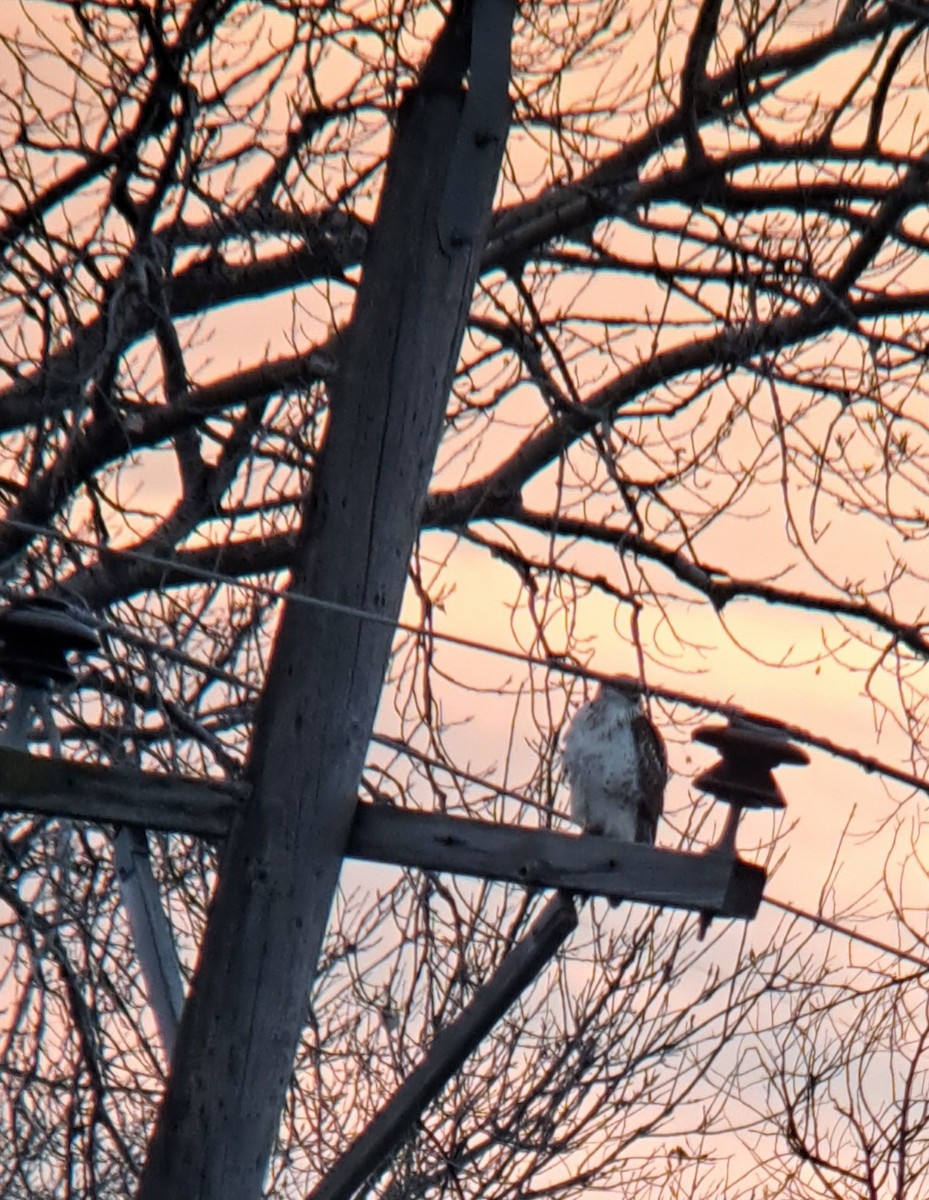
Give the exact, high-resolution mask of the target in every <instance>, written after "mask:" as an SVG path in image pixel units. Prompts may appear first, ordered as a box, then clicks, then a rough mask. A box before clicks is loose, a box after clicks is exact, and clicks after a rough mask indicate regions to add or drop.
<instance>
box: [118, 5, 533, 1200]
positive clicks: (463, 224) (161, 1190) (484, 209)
mask: <svg viewBox="0 0 929 1200" xmlns="http://www.w3.org/2000/svg"><path fill="white" fill-rule="evenodd" d="M513 7H514V6H513V3H512V0H472V2H471V3H464V2H462V0H459V3H456V4H455V5H454V6H453V8H452V12H451V15H450V17H449V19H448V21H447V23H446V26H445V28H444V30H443V31H442V33H441V34H440V35H439V37H438V39H437V41H436V43H435V44H434V46H433V49H432V52H431V54H430V56H429V59H428V61H427V63H426V64H425V66H424V68H423V71H422V74H421V79H420V83H419V86H417V87H416V88H415V89H413V90H412V91H411V92H410V93H409V94H408V95H407V96H406V97H405V99H404V101H403V103H402V104H401V107H400V111H399V113H398V118H397V127H396V132H395V135H394V139H393V143H392V146H391V149H390V152H389V155H388V160H387V169H386V175H385V179H384V185H383V192H382V195H381V200H380V206H379V211H378V214H377V219H376V221H375V223H374V226H373V229H372V235H371V241H370V245H369V248H368V252H367V253H366V256H365V260H364V263H363V271H362V280H361V284H360V287H359V290H358V296H357V299H356V304H355V311H354V316H353V320H352V323H351V326H350V327H349V329H348V331H347V333H346V335H345V339H344V344H343V346H342V355H341V360H340V369H339V372H338V377H337V379H336V381H335V382H334V384H333V388H332V396H331V405H330V415H329V428H328V431H327V434H326V440H325V446H324V449H323V452H322V455H321V458H320V461H319V464H318V467H317V470H316V473H315V476H314V480H313V487H312V494H311V495H310V497H309V503H308V505H307V508H306V512H305V517H304V524H303V528H302V531H301V537H300V543H299V549H298V552H297V554H296V556H295V560H294V564H293V571H292V585H293V587H294V588H295V589H298V590H299V591H300V592H302V593H306V594H308V595H310V596H314V597H317V598H318V599H320V600H323V601H326V600H329V601H333V602H335V603H337V604H339V605H344V606H349V607H351V608H354V609H358V610H361V611H362V612H364V613H369V614H371V615H372V616H374V617H379V618H385V622H386V623H378V622H376V621H371V620H363V619H360V618H359V617H357V616H353V615H348V614H347V613H346V611H345V609H342V610H341V611H336V610H334V609H332V610H327V609H325V608H316V607H313V608H307V607H300V606H297V605H285V609H284V612H283V614H282V617H281V622H280V626H279V629H278V634H277V639H276V642H275V647H274V653H273V658H272V662H271V666H270V669H269V675H268V682H267V687H266V691H265V694H264V698H263V702H262V704H261V706H260V708H259V712H258V716H257V721H256V728H255V735H254V742H253V748H252V753H251V756H250V761H249V766H248V775H249V778H250V781H251V783H252V786H253V790H252V794H251V797H250V799H249V801H248V802H247V804H246V805H245V806H244V809H243V811H242V813H241V815H240V816H239V818H238V819H237V820H236V822H235V824H234V827H233V830H232V834H231V837H230V840H229V844H228V846H227V848H226V852H225V854H224V857H223V861H222V864H221V871H220V877H219V881H218V884H217V889H216V895H215V898H214V901H213V905H212V908H211V912H210V917H209V922H208V926H207V931H206V936H205V940H204V945H203V952H202V957H201V961H200V964H199V967H198V970H197V974H196V978H195V980H194V984H193V989H192V992H191V995H190V997H189V999H188V1001H187V1004H186V1007H185V1009H184V1014H183V1017H182V1020H181V1024H180V1028H179V1030H178V1040H177V1047H176V1050H175V1054H174V1060H173V1064H172V1071H171V1075H170V1078H169V1081H168V1086H167V1090H166V1094H165V1097H164V1101H163V1104H162V1108H161V1111H160V1114H159V1118H158V1122H157V1126H156V1129H155V1133H154V1137H153V1140H152V1142H151V1146H150V1149H149V1155H148V1159H147V1162H146V1164H145V1167H144V1169H143V1172H142V1179H141V1186H140V1191H139V1195H140V1196H141V1197H142V1198H143V1200H167V1198H168V1197H171V1198H172V1200H173V1198H180V1197H184V1198H185V1200H187V1198H193V1197H197V1198H198V1200H256V1198H257V1197H258V1196H259V1195H260V1194H261V1191H262V1183H263V1179H264V1175H265V1172H266V1168H267V1163H268V1159H269V1156H270V1152H271V1146H272V1142H273V1138H274V1135H275V1133H276V1131H277V1127H278V1122H279V1120H280V1112H281V1108H282V1105H283V1102H284V1097H285V1091H286V1088H287V1085H288V1082H289V1080H290V1076H291V1071H292V1068H293V1060H294V1054H295V1050H296V1045H297V1041H298V1038H299V1035H300V1031H301V1029H302V1027H303V1025H304V1022H305V1020H306V1016H307V996H308V993H309V990H310V988H311V986H312V983H313V979H314V977H315V974H316V968H317V958H318V955H319V950H320V945H321V942H322V939H323V935H324V933H325V929H326V924H327V920H328V916H329V910H330V906H331V903H332V896H333V891H334V888H335V885H336V882H337V880H338V876H339V870H340V867H341V863H342V858H343V854H344V852H345V847H346V845H347V842H348V839H349V832H350V829H351V824H352V817H353V814H354V809H355V796H356V788H357V784H358V781H359V778H360V775H361V769H362V766H363V763H364V755H365V752H366V749H367V745H368V742H369V739H370V735H371V729H372V725H373V721H374V715H375V710H376V706H377V702H378V698H379V695H380V691H381V685H382V680H383V676H384V672H385V669H386V665H387V661H388V655H389V652H390V646H391V641H392V628H391V624H390V622H392V621H393V620H394V619H395V618H396V617H397V614H398V612H399V609H400V602H401V599H402V595H403V591H404V586H405V583H406V574H407V568H408V564H409V560H410V555H411V551H412V547H413V544H414V541H415V538H416V536H417V534H418V531H419V522H420V512H421V509H422V504H423V501H424V498H425V495H426V490H427V487H428V484H429V479H430V476H431V473H432V469H433V462H434V459H435V453H436V449H437V446H438V440H439V435H440V432H441V428H442V418H443V415H444V412H445V405H446V402H447V399H448V394H449V391H450V388H451V381H452V378H453V373H454V370H455V367H456V365H457V361H458V355H459V350H460V346H461V340H462V336H463V332H464V327H465V320H466V317H467V313H468V310H469V305H470V301H471V294H472V291H473V288H474V283H475V279H476V273H477V268H478V264H479V258H480V252H481V249H482V246H483V242H484V236H485V231H486V228H487V225H488V222H489V219H490V215H491V211H492V204H493V197H494V191H495V187H496V182H497V177H498V174H499V167H500V162H501V158H502V154H503V148H504V144H505V141H506V137H507V132H508V128H509V120H510V107H509V100H508V86H509V79H510V66H509V61H510V60H509V54H510V35H511V25H512V17H513ZM466 75H467V76H468V81H469V85H468V87H467V88H465V87H464V84H463V81H464V79H465V76H466Z"/></svg>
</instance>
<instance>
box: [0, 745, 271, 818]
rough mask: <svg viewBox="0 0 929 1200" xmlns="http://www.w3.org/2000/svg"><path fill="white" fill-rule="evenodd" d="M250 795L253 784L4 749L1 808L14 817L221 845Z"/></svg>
mask: <svg viewBox="0 0 929 1200" xmlns="http://www.w3.org/2000/svg"><path fill="white" fill-rule="evenodd" d="M249 791H250V788H249V787H248V786H247V785H246V784H235V783H230V784H226V783H215V784H214V783H208V782H205V781H203V780H195V779H183V778H181V777H180V776H179V775H159V774H156V773H155V772H153V771H137V770H134V769H132V768H125V767H99V766H94V765H93V764H92V763H76V762H68V761H67V760H66V759H62V758H38V757H36V756H35V755H32V754H29V753H27V752H26V751H25V750H14V749H12V748H10V747H9V746H0V808H2V809H5V810H8V811H9V810H14V811H20V812H33V813H41V814H44V815H45V816H50V817H51V816H56V817H68V818H70V819H71V820H75V821H94V822H96V823H97V824H100V825H133V826H136V827H140V828H143V829H158V830H161V831H163V832H166V833H172V832H173V833H190V834H193V835H195V836H197V837H203V838H222V837H225V836H226V834H227V833H228V832H229V827H230V824H231V822H232V817H233V815H234V813H235V811H236V809H237V808H238V807H239V805H240V804H241V802H242V799H243V798H244V796H246V795H248V793H249Z"/></svg>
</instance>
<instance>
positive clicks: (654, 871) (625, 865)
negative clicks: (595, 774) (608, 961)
mask: <svg viewBox="0 0 929 1200" xmlns="http://www.w3.org/2000/svg"><path fill="white" fill-rule="evenodd" d="M349 853H350V854H351V855H353V856H354V857H355V858H363V859H368V860H370V861H374V862H382V863H397V864H399V865H400V866H407V867H421V868H423V869H426V870H433V871H449V872H455V873H457V874H463V875H474V876H477V877H479V878H486V879H498V880H503V881H507V882H510V883H522V884H525V885H527V886H533V887H555V888H566V889H568V890H569V891H573V892H579V893H582V894H584V895H596V896H609V897H611V898H616V899H622V900H638V901H641V902H642V903H644V904H659V905H662V906H666V907H670V908H684V909H690V910H694V911H701V910H706V911H709V912H712V913H714V914H717V915H719V916H726V917H745V918H749V917H754V915H755V914H756V913H757V911H758V906H759V904H760V903H761V898H762V892H763V889H764V883H765V878H766V875H765V871H764V870H763V868H761V867H757V866H754V865H753V864H751V863H746V862H742V861H741V860H740V859H732V858H731V857H730V856H728V855H723V854H689V853H685V852H683V851H679V850H659V849H656V848H655V847H653V846H640V845H634V844H631V843H629V842H619V841H616V840H615V839H613V838H602V837H593V836H590V835H588V836H585V837H572V836H570V835H568V834H563V833H555V832H553V831H551V830H548V829H526V828H524V827H522V826H518V825H500V824H496V823H494V822H492V821H475V820H471V819H469V818H466V817H447V816H442V815H441V814H439V813H420V812H413V811H410V810H405V809H397V808H387V807H381V806H380V805H370V804H359V806H358V808H357V810H356V814H355V825H354V828H353V830H352V837H351V841H350V843H349Z"/></svg>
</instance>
